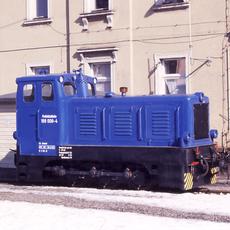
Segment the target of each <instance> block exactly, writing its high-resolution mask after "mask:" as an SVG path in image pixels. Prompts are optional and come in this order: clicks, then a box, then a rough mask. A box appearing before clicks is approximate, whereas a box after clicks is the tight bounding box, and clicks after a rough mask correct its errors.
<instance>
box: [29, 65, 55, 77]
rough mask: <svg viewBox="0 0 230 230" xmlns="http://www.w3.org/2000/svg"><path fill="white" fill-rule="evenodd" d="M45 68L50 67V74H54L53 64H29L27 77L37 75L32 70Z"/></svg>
mask: <svg viewBox="0 0 230 230" xmlns="http://www.w3.org/2000/svg"><path fill="white" fill-rule="evenodd" d="M43 66H48V67H49V68H50V73H54V68H53V65H52V64H51V63H29V64H26V75H27V76H31V75H35V74H34V72H33V70H32V69H33V68H36V67H38V68H39V67H43Z"/></svg>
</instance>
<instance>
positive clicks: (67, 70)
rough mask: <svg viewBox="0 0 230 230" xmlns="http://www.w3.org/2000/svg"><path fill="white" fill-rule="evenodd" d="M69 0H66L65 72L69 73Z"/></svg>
mask: <svg viewBox="0 0 230 230" xmlns="http://www.w3.org/2000/svg"><path fill="white" fill-rule="evenodd" d="M69 12H70V9H69V0H66V72H67V73H70V18H69V17H70V16H69Z"/></svg>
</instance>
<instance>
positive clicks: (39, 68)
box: [26, 64, 53, 75]
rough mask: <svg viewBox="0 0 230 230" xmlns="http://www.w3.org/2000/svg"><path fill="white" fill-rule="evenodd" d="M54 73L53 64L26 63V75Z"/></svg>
mask: <svg viewBox="0 0 230 230" xmlns="http://www.w3.org/2000/svg"><path fill="white" fill-rule="evenodd" d="M51 72H52V73H53V69H52V65H49V64H48V65H47V64H26V75H46V74H50V73H51Z"/></svg>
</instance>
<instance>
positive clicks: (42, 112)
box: [16, 72, 212, 156]
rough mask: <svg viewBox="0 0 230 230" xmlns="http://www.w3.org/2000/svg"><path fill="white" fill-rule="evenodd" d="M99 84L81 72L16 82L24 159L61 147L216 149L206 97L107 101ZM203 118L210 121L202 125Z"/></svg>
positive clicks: (53, 153)
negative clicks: (47, 90) (98, 92)
mask: <svg viewBox="0 0 230 230" xmlns="http://www.w3.org/2000/svg"><path fill="white" fill-rule="evenodd" d="M95 83H96V81H95V79H93V78H90V77H88V76H83V75H82V73H81V72H76V74H62V75H44V76H33V77H22V78H18V79H17V84H18V92H17V134H16V137H17V143H18V147H19V151H20V154H21V155H36V156H56V155H58V150H57V148H58V146H65V145H69V146H75V145H76V146H136V147H142V146H147V147H160V148H163V147H181V148H189V147H196V146H205V145H211V144H212V138H211V137H210V134H209V123H208V121H207V119H208V117H209V114H208V103H209V101H208V98H207V97H206V96H204V95H203V93H196V94H194V95H169V96H166V95H165V96H140V97H137V96H136V97H128V96H125V97H124V96H118V95H112V94H111V96H110V97H107V96H104V97H103V96H94V93H95ZM44 84H46V86H47V85H48V86H49V87H51V86H52V88H53V92H52V98H49V99H44V98H43V95H42V94H43V93H42V90H43V86H44ZM65 84H68V86H70V85H71V86H72V87H73V94H71V95H66V94H65V89H64V87H65ZM28 85H30V87H31V85H32V88H33V92H31V94H32V93H33V95H34V96H33V97H32V100H27V99H26V97H25V94H26V93H27V92H26V90H25V86H28ZM88 86H90V88H91V92H90V93H89V90H88V88H89V87H88ZM195 105H196V106H195ZM195 110H197V111H198V112H196V113H197V114H198V115H196V116H198V120H197V118H196V120H195V115H194V114H195V112H194V111H195ZM203 112H207V114H206V115H207V116H206V117H205V120H201V121H200V120H199V116H200V114H201V113H203ZM195 123H196V125H194V124H195ZM202 125H204V128H205V129H207V130H206V131H205V133H202V134H199V132H200V130H199V127H198V131H197V130H195V129H196V128H197V127H195V126H202ZM200 128H202V127H200ZM199 135H201V138H199Z"/></svg>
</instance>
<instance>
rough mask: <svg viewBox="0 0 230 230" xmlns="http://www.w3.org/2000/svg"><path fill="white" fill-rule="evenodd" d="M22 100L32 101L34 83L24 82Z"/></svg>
mask: <svg viewBox="0 0 230 230" xmlns="http://www.w3.org/2000/svg"><path fill="white" fill-rule="evenodd" d="M23 100H24V102H33V101H34V85H33V84H26V85H24V86H23Z"/></svg>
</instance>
